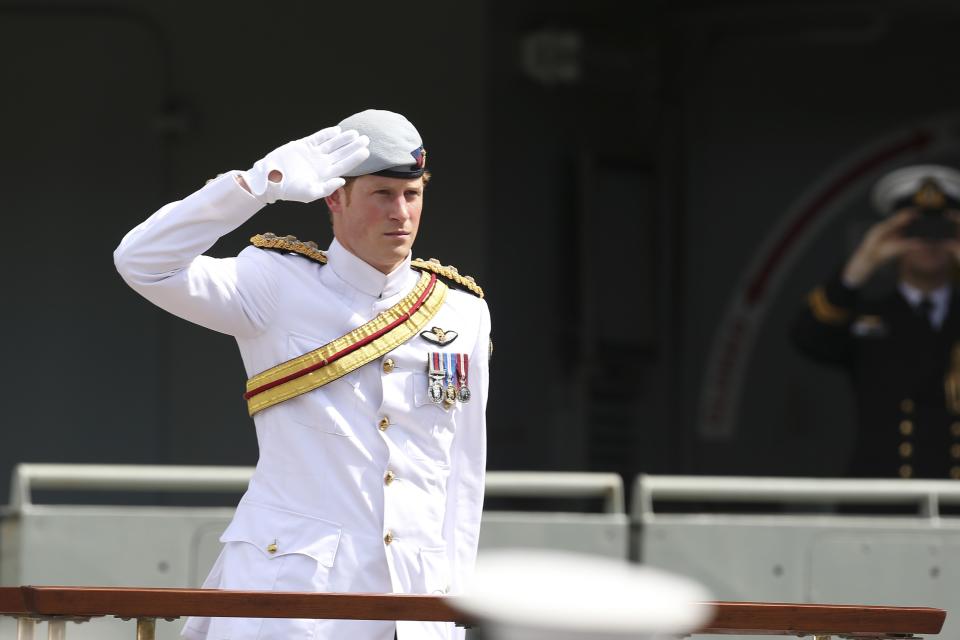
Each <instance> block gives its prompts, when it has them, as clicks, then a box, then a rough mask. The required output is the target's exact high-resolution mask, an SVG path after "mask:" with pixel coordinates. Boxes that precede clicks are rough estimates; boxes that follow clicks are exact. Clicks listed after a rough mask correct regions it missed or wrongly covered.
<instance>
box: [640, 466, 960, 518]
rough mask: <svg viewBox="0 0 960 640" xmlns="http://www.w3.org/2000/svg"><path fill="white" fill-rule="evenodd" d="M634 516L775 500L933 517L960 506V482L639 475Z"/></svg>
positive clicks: (779, 502)
mask: <svg viewBox="0 0 960 640" xmlns="http://www.w3.org/2000/svg"><path fill="white" fill-rule="evenodd" d="M634 489H635V490H634V494H633V513H634V514H635V515H637V516H639V515H641V514H650V513H652V512H653V503H654V501H655V500H668V501H674V502H691V501H693V502H745V503H749V502H772V503H776V504H783V503H790V502H792V503H814V504H831V503H837V502H858V503H869V504H916V505H918V506H919V507H920V510H921V512H922V513H923V514H924V515H926V516H928V517H931V518H935V517H937V516H938V514H939V506H940V504H960V483H956V482H954V481H951V480H893V479H884V480H873V479H868V480H860V479H821V478H759V477H758V478H746V477H726V476H724V477H721V476H648V475H641V476H638V477H637V479H636V481H635V485H634Z"/></svg>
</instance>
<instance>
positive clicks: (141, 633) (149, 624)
mask: <svg viewBox="0 0 960 640" xmlns="http://www.w3.org/2000/svg"><path fill="white" fill-rule="evenodd" d="M156 637H157V619H156V618H137V640H155V638H156Z"/></svg>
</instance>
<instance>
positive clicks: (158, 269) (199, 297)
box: [114, 127, 369, 337]
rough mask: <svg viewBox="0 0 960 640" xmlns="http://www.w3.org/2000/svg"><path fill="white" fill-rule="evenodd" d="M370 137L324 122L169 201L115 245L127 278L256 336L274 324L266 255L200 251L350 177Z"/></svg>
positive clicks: (168, 301) (197, 314) (185, 309)
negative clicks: (271, 208)
mask: <svg viewBox="0 0 960 640" xmlns="http://www.w3.org/2000/svg"><path fill="white" fill-rule="evenodd" d="M367 144H368V140H367V138H366V137H363V136H358V134H357V132H356V131H347V132H341V131H340V129H339V128H338V127H331V128H329V129H324V130H322V131H319V132H317V133H315V134H313V135H311V136H308V137H306V138H302V139H300V140H294V141H293V142H289V143H287V144H285V145H283V146H282V147H279V148H278V149H276V150H274V151H272V152H271V153H269V154H268V155H267V156H266V157H265V158H263V159H262V160H260V161H258V162H257V163H256V164H254V166H253V168H251V169H250V170H248V171H245V172H239V171H233V172H230V173H227V174H224V175H222V176H220V177H218V178H217V179H215V180H212V181H210V182H209V183H208V184H207V185H206V186H204V187H203V188H202V189H200V190H199V191H197V192H195V193H193V194H191V195H190V196H188V197H187V198H185V199H183V200H181V201H178V202H173V203H171V204H168V205H166V206H165V207H163V208H162V209H160V210H159V211H157V212H156V213H155V214H153V215H152V216H150V217H149V218H148V219H147V220H146V221H144V222H143V223H141V224H140V225H138V226H137V227H136V228H134V229H133V230H132V231H130V232H129V233H128V234H127V235H126V236H125V237H124V238H123V240H122V241H121V242H120V246H119V247H117V249H116V251H115V252H114V262H115V264H116V266H117V270H118V271H119V272H120V275H121V276H122V277H123V279H124V280H125V281H126V282H127V284H129V285H130V286H131V287H132V288H133V289H135V290H136V291H137V292H138V293H140V294H141V295H143V296H144V297H145V298H147V299H148V300H150V301H151V302H153V303H154V304H156V305H157V306H159V307H161V308H163V309H165V310H167V311H169V312H170V313H173V314H174V315H177V316H180V317H182V318H185V319H186V320H190V321H191V322H195V323H197V324H199V325H202V326H204V327H208V328H210V329H213V330H215V331H220V332H222V333H228V334H231V335H235V336H242V337H250V336H253V335H256V334H257V333H259V332H261V331H263V329H264V328H265V327H266V326H267V324H269V321H270V317H271V315H272V312H273V309H274V306H275V298H274V295H275V291H276V286H275V283H274V282H272V281H271V274H270V270H269V268H268V267H267V262H266V258H265V257H264V256H263V255H262V254H260V253H259V252H244V253H243V254H241V255H240V256H238V257H237V258H227V259H215V258H211V257H208V256H204V255H202V254H203V253H204V252H205V251H207V250H208V249H209V248H210V247H211V246H213V244H214V243H215V242H216V241H217V240H218V239H219V238H220V237H221V236H223V235H226V234H227V233H229V232H231V231H233V230H234V229H236V228H237V227H238V226H240V225H241V224H243V223H244V222H246V221H247V220H248V219H249V218H250V217H252V216H253V215H254V214H255V213H257V211H259V210H260V209H262V208H263V206H264V205H266V204H270V203H272V202H275V201H277V200H293V201H296V202H313V201H314V200H317V199H319V198H322V197H324V196H325V195H328V194H329V193H332V192H333V191H335V190H336V189H338V188H339V187H341V186H342V185H343V184H344V181H343V179H342V178H340V177H339V176H341V175H343V174H344V173H346V172H347V171H349V170H350V169H352V168H353V167H355V166H356V165H357V164H359V163H361V162H363V160H364V159H366V157H367V155H368V154H369V152H368V151H367Z"/></svg>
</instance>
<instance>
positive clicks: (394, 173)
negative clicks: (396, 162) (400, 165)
mask: <svg viewBox="0 0 960 640" xmlns="http://www.w3.org/2000/svg"><path fill="white" fill-rule="evenodd" d="M370 175H374V176H384V177H386V178H410V179H413V178H419V177H420V176H422V175H423V168H422V167H420V168H418V167H417V166H416V165H414V167H413V168H412V169H411V170H409V171H403V170H401V169H397V168H396V167H394V168H392V169H384V170H383V171H374V172H373V173H372V174H370Z"/></svg>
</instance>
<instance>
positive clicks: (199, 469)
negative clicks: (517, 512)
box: [10, 463, 625, 513]
mask: <svg viewBox="0 0 960 640" xmlns="http://www.w3.org/2000/svg"><path fill="white" fill-rule="evenodd" d="M253 470H254V468H253V467H229V466H222V467H221V466H186V465H146V464H145V465H134V464H37V463H21V464H18V465H16V466H15V467H14V469H13V477H12V481H11V484H10V509H11V510H12V511H20V510H22V509H23V508H24V507H27V506H29V505H31V504H32V491H33V490H34V489H59V490H68V491H82V490H96V491H182V492H209V493H218V492H239V491H243V490H245V489H246V488H247V484H248V483H249V482H250V477H251V476H252V475H253ZM486 490H487V495H488V496H491V497H494V496H497V497H531V498H542V497H547V498H582V497H588V498H589V497H597V498H602V499H603V501H604V510H605V512H607V513H625V505H624V497H623V480H622V479H621V478H620V476H619V475H618V474H615V473H580V472H552V471H551V472H548V471H490V472H488V473H487V482H486Z"/></svg>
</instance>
